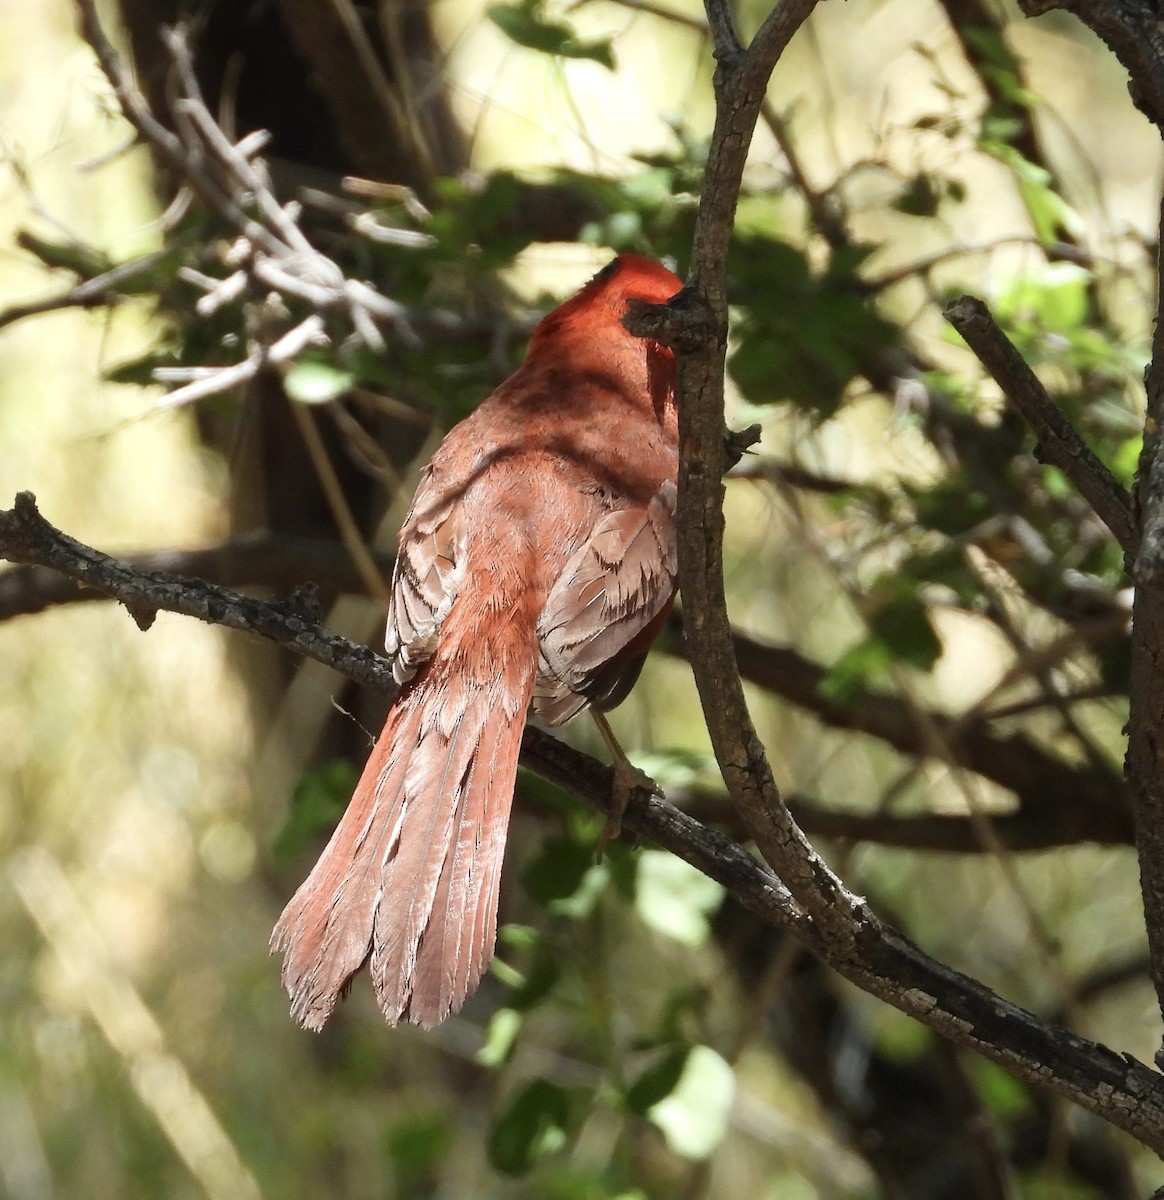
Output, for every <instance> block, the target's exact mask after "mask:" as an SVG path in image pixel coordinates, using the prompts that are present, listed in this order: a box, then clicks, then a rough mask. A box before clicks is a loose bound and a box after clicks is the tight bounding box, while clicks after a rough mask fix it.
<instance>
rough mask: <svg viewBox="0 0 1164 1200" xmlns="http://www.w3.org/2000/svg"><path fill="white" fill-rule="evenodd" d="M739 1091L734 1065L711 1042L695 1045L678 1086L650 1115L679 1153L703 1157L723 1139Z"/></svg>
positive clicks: (685, 1155)
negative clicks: (710, 1044) (732, 1067)
mask: <svg viewBox="0 0 1164 1200" xmlns="http://www.w3.org/2000/svg"><path fill="white" fill-rule="evenodd" d="M735 1091H736V1079H735V1074H734V1073H733V1071H732V1069H731V1066H730V1065H729V1064H728V1063H727V1062H726V1061H725V1060H724V1059H723V1058H721V1057H720V1056H719V1055H718V1054H717V1053H716V1052H715V1051H714V1050H713V1049H712V1048H711V1047H710V1046H693V1047H692V1049H691V1052H690V1053H689V1054H688V1055H687V1061H686V1062H685V1063H684V1065H683V1073H682V1074H681V1075H680V1077H679V1082H678V1083H677V1084H676V1086H675V1088H674V1090H673V1091H672V1092H671V1094H670V1095H669V1096H667V1097H665V1098H664V1099H662V1100H660V1101H659V1102H658V1104H655V1105H654V1106H653V1107H652V1108H651V1110H650V1111H649V1112H648V1113H647V1116H648V1118H649V1119H650V1120H651V1121H652V1122H653V1123H654V1124H655V1125H657V1126H658V1127H659V1129H661V1130H662V1132H663V1136H664V1137H665V1138H666V1139H667V1145H668V1146H669V1147H670V1148H671V1149H672V1150H673V1151H674V1152H675V1153H676V1154H679V1155H682V1156H683V1157H684V1158H690V1159H694V1160H696V1161H699V1160H702V1159H705V1158H708V1157H710V1156H711V1154H712V1152H713V1151H714V1150H715V1149H716V1147H717V1146H718V1145H719V1144H720V1142H722V1141H723V1139H724V1135H725V1134H726V1133H727V1130H728V1117H729V1115H730V1113H731V1107H732V1101H733V1100H734V1099H735Z"/></svg>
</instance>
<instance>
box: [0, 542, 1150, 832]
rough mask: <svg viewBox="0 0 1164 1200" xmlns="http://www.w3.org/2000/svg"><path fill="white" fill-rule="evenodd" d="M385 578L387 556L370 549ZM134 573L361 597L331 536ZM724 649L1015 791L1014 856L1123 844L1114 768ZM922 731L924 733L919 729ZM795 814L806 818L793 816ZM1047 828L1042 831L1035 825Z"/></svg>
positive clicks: (913, 823)
mask: <svg viewBox="0 0 1164 1200" xmlns="http://www.w3.org/2000/svg"><path fill="white" fill-rule="evenodd" d="M372 553H373V554H374V556H375V559H376V564H377V567H378V569H379V570H380V571H381V572H382V573H383V575H384V577H385V578H387V576H388V575H389V574H390V573H391V570H392V562H393V559H392V556H391V555H390V554H388V553H386V552H383V551H373V552H372ZM121 562H122V563H123V564H124V565H126V566H128V567H130V568H131V569H133V570H134V571H136V572H139V573H143V574H153V573H155V572H165V573H167V574H169V575H179V576H183V577H187V578H189V577H194V578H196V579H197V580H199V581H202V582H205V583H208V584H218V585H219V586H220V587H225V588H242V589H245V590H253V589H255V588H276V589H278V590H280V591H283V592H288V591H291V590H292V589H293V588H295V587H296V586H298V585H299V584H300V583H301V582H302V581H303V580H305V579H310V580H316V581H319V590H320V595H321V600H322V601H323V602H324V603H325V604H327V603H330V602H331V601H332V600H333V599H334V598H336V597H338V596H340V595H362V594H364V589H363V583H362V580H361V578H360V576H359V574H358V572H357V571H356V570H355V568H354V567H353V566H352V560H351V556H350V555H349V554H348V553H347V551H346V550H345V549H344V547H343V546H342V545H341V544H340V543H339V542H335V541H329V540H326V539H317V538H300V537H292V536H290V535H287V534H279V533H271V532H267V531H258V532H254V533H248V534H243V535H241V536H239V537H236V538H232V539H231V540H230V541H228V542H223V543H220V544H218V545H214V546H206V547H201V548H196V549H186V550H178V549H171V550H155V551H148V552H145V553H133V554H127V555H123V556H122V557H121ZM108 599H109V596H108V594H107V593H106V592H103V591H98V590H95V589H94V588H91V587H86V586H84V585H80V586H78V584H77V582H75V581H74V580H73V579H71V578H69V577H68V576H66V575H62V574H61V573H60V572H59V571H55V570H52V569H51V568H49V567H44V566H29V565H25V566H18V567H13V568H11V569H9V570H7V571H3V572H0V621H5V620H10V619H12V618H14V617H18V616H27V615H31V614H35V613H39V612H43V611H44V610H45V609H47V608H53V607H56V606H58V605H62V604H76V603H84V602H91V601H103V602H104V601H107V600H108ZM732 644H733V646H734V648H735V654H736V658H737V660H738V662H739V664H740V673H741V675H742V677H743V678H744V679H745V680H746V681H747V682H748V683H751V684H753V685H755V686H756V687H761V688H763V689H764V690H765V691H767V692H770V693H771V694H772V695H774V696H780V697H783V698H784V699H785V700H788V701H789V702H790V703H792V704H795V705H796V706H797V707H798V708H801V709H803V710H804V711H805V712H809V713H812V714H813V715H814V716H816V717H817V718H818V719H819V720H820V721H821V722H823V723H824V724H825V725H828V726H830V727H832V728H835V729H843V730H847V731H852V732H856V733H861V734H864V735H866V736H868V737H872V738H876V739H877V740H879V741H881V742H884V743H885V744H886V745H889V746H892V747H893V748H894V749H895V750H898V751H900V752H901V753H903V754H908V755H913V756H926V755H931V754H933V752H934V743H935V738H934V737H933V736H932V735H933V733H936V734H937V738H936V740H937V742H939V743H940V744H941V745H942V746H943V748H944V749H945V751H946V752H947V755H948V758H947V760H946V761H949V762H950V764H951V765H953V766H957V767H961V768H963V769H965V770H969V771H973V772H975V773H976V774H978V775H981V776H982V777H983V778H985V779H989V780H991V781H992V782H994V783H997V784H998V785H999V786H1001V787H1004V788H1007V789H1009V790H1010V791H1012V792H1014V793H1015V796H1016V798H1017V800H1018V802H1019V806H1020V808H1019V811H1018V812H1017V813H1015V814H1013V815H1008V816H1006V817H1002V818H998V819H996V821H995V823H994V829H995V832H996V833H997V835H998V836H999V838H1001V839H1002V841H1003V842H1004V843H1005V844H1006V845H1008V846H1009V847H1010V848H1012V849H1015V850H1029V849H1045V848H1047V847H1048V846H1057V845H1070V844H1074V843H1076V842H1081V841H1091V842H1097V843H1100V844H1104V845H1120V844H1127V845H1130V844H1132V841H1133V832H1132V817H1131V805H1130V800H1129V796H1128V793H1127V789H1126V787H1125V785H1124V782H1123V780H1122V779H1121V778H1119V776H1118V775H1116V774H1115V773H1114V772H1110V771H1105V770H1102V769H1100V768H1097V767H1091V766H1086V765H1079V766H1072V765H1071V764H1069V763H1066V762H1064V761H1063V760H1062V759H1060V758H1058V757H1056V756H1055V755H1053V754H1050V753H1048V752H1047V751H1046V750H1044V749H1043V748H1042V747H1041V746H1039V745H1037V744H1036V743H1034V742H1032V741H1031V740H1030V738H1028V737H1026V736H1025V735H1023V734H1018V733H1014V734H1000V733H997V732H995V731H994V730H993V729H992V728H991V727H990V725H989V724H988V723H987V722H985V721H975V722H966V721H963V720H959V719H958V718H956V717H951V716H948V715H946V714H945V713H941V712H937V711H934V710H927V711H925V712H924V713H922V714H920V716H919V713H918V712H917V710H916V709H915V708H911V707H910V706H909V705H907V704H905V703H904V702H903V701H902V700H900V699H899V698H898V697H897V696H893V695H890V694H888V693H884V692H875V691H865V690H858V691H856V692H855V693H852V694H849V695H847V696H846V697H845V699H844V700H839V699H836V698H833V697H831V696H829V694H828V692H827V690H826V689H825V687H824V686H823V685H824V683H825V681H826V679H827V677H828V670H827V668H826V667H823V666H821V665H820V664H819V663H815V662H812V661H811V660H809V659H807V658H805V657H804V656H803V655H801V654H799V653H797V652H796V651H795V650H793V649H791V648H790V647H787V646H769V645H766V644H764V643H763V642H758V641H756V640H754V639H752V638H749V637H748V636H746V635H745V634H742V633H735V632H734V633H733V635H732ZM658 648H659V649H660V650H662V651H663V652H664V653H667V654H672V655H675V656H677V657H680V658H684V659H686V658H687V657H688V650H687V646H686V643H685V641H684V638H683V631H682V620H681V618H680V617H679V616H678V615H677V614H676V615H675V616H673V617H672V619H671V621H670V622H669V624H668V626H667V628H666V630H665V631H664V633H663V636H662V637H661V639H660V641H659V644H658ZM927 731H929V732H927ZM793 815H794V816H795V817H796V819H797V821H798V822H799V823H800V824H801V826H802V827H803V828H804V829H805V831H806V832H807V833H809V834H825V835H827V836H833V837H840V838H852V839H861V840H870V841H876V842H881V843H883V844H886V845H895V846H908V847H916V848H929V849H936V850H951V851H960V852H967V853H974V852H976V851H977V850H979V849H981V846H980V843H979V842H977V841H976V840H975V837H974V834H973V829H972V828H971V827H970V823H969V822H968V821H966V820H964V819H961V818H944V817H943V818H939V817H933V818H930V817H925V816H917V817H884V818H882V817H877V818H868V819H867V818H865V817H860V816H848V815H846V814H843V813H838V812H836V811H835V810H831V809H827V808H819V809H818V808H807V809H797V808H795V806H794V811H793ZM802 816H803V817H804V818H805V819H802ZM1040 822H1043V823H1045V826H1046V827H1045V829H1044V828H1041V827H1040Z"/></svg>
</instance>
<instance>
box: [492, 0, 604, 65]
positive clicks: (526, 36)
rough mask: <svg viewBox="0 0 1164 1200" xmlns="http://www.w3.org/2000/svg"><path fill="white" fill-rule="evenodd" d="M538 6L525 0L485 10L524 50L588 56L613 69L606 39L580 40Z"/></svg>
mask: <svg viewBox="0 0 1164 1200" xmlns="http://www.w3.org/2000/svg"><path fill="white" fill-rule="evenodd" d="M541 8H542V5H541V3H540V0H525V2H524V3H519V4H494V5H491V6H490V7H489V8H488V9H486V10H485V13H486V16H488V18H489V20H491V21H492V22H493V24H494V25H496V26H497V28H498V29H500V30H501V32H502V33H504V34H505V36H506V37H507V38H509V40H510V41H511V42H516V43H517V45H519V46H524V47H525V48H526V49H527V50H537V51H540V52H541V53H542V54H554V55H557V56H558V57H560V58H588V59H590V60H591V61H593V62H596V63H601V64H602V66H604V67H606V68H607V70H609V71H613V70H614V51H613V50H612V49H611V46H610V41H609V39H603V40H601V41H581V40H579V39H578V38H577V37H576V36H575V34H574V30H573V29H571V28H570V26H569V25H567V24H565V22H563V21H547V20H545V18H543V17H542V15H541Z"/></svg>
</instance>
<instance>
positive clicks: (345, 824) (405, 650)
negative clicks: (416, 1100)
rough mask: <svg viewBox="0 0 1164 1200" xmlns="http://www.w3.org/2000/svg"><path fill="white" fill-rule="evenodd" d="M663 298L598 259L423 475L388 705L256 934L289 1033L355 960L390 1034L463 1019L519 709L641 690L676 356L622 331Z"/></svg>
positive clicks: (487, 914)
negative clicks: (305, 860)
mask: <svg viewBox="0 0 1164 1200" xmlns="http://www.w3.org/2000/svg"><path fill="white" fill-rule="evenodd" d="M681 286H682V282H681V280H680V279H679V278H678V277H677V276H675V275H674V274H672V273H671V272H670V271H668V270H667V269H666V268H665V267H662V266H660V265H659V264H658V263H656V262H652V261H651V260H650V259H646V258H641V257H639V256H637V255H630V254H625V255H622V256H620V257H618V258H616V259H615V260H614V261H613V262H611V263H610V264H609V265H608V266H607V267H606V268H605V269H603V270H602V271H600V272H599V273H598V274H597V275H596V276H595V277H594V278H593V279H592V280H590V282H589V283H588V284H586V286H585V287H583V288H582V290H581V291H580V292H579V293H578V294H577V295H575V296H573V297H572V298H571V299H569V300H567V301H566V302H565V303H564V304H562V305H560V306H559V307H558V308H556V309H554V310H553V311H552V312H551V313H549V314H548V315H547V316H546V317H544V318H543V319H542V321H541V322H540V323H539V324H538V326H537V328H536V329H535V330H534V333H533V337H532V339H531V341H530V346H529V352H528V355H527V357H526V359H525V362H524V363H523V364H522V365H521V366H520V367H519V368H518V369H517V370H516V371H515V372H514V373H513V374H512V375H511V376H510V377H509V378H508V379H507V380H506V381H505V382H504V383H503V384H501V386H500V387H498V388H497V390H496V391H495V392H494V393H493V394H492V395H491V396H490V397H489V399H488V400H486V401H485V402H484V403H483V404H482V405H481V406H480V408H478V409H477V410H476V412H474V413H473V414H472V416H470V417H468V418H466V419H465V420H464V421H462V422H461V423H460V424H458V425H456V426H455V427H454V428H453V429H452V430H451V431H450V432H449V434H448V435H447V436H446V437H445V439H444V441H443V442H442V443H441V445H440V446H439V447H438V449H437V451H436V453H435V454H434V455H433V458H432V461H431V462H430V463H429V464H428V466H427V467H426V468H425V470H424V472H423V473H422V475H421V479H420V485H419V487H418V488H417V491H416V496H415V497H414V499H413V503H412V509H411V511H410V512H409V514H408V517H407V519H406V520H405V522H404V527H403V528H402V529H401V531H400V548H399V554H398V557H397V560H396V571H395V575H394V577H393V581H392V595H391V600H390V603H389V609H388V631H387V637H386V642H387V651H388V656H389V658H390V659H391V660H392V663H393V673H394V674H395V677H396V679H397V681H398V682H399V683H400V684H401V685H402V690H401V692H400V694H399V696H398V698H397V700H396V702H395V704H394V705H393V707H392V709H391V710H390V712H389V713H388V717H387V720H386V722H385V725H384V729H383V732H382V733H381V734H380V737H379V738H378V739H377V741H376V744H375V747H374V748H373V750H372V753H371V756H370V757H369V759H368V762H367V764H366V766H365V767H364V772H363V774H362V775H361V777H360V781H359V783H358V784H357V785H356V790H355V793H354V795H353V796H352V799H351V801H350V803H349V804H348V807H347V811H346V812H345V813H344V815H343V817H342V818H341V820H340V823H339V825H338V826H337V827H336V830H335V833H334V834H333V836H332V838H331V841H330V842H328V844H327V847H326V849H325V850H324V851H323V854H322V855H321V856H320V859H319V861H318V862H317V863H316V864H315V867H314V869H313V870H312V872H311V874H310V875H309V876H308V877H307V879H306V880H305V882H304V883H303V885H302V886H301V887H300V888H299V890H298V891H297V892H296V893H295V895H294V897H293V898H292V900H291V902H290V903H289V904H288V905H287V907H286V909H284V911H283V915H282V916H281V917H280V918H279V922H278V924H277V925H276V926H275V930H274V933H273V934H272V936H271V945H272V947H273V948H274V949H277V950H281V951H283V953H284V955H285V957H284V962H283V984H284V986H285V987H286V989H287V991H288V993H289V994H290V996H291V1011H292V1014H293V1016H294V1017H295V1018H296V1019H297V1020H298V1021H300V1022H301V1023H302V1024H303V1025H305V1026H307V1027H308V1028H310V1029H320V1028H322V1027H323V1024H324V1022H325V1021H326V1020H327V1019H328V1017H329V1016H330V1015H331V1013H332V1010H333V1009H334V1008H335V1005H336V1001H337V1000H338V999H339V997H340V996H341V995H342V994H343V993H344V992H345V990H346V989H347V987H348V985H349V983H350V981H351V978H352V976H353V975H354V974H355V973H356V972H357V971H358V970H359V969H360V967H361V966H363V964H364V963H365V962H367V963H368V964H369V967H370V971H371V976H372V984H373V986H374V988H375V990H376V996H377V999H378V1000H379V1003H380V1006H381V1008H382V1009H383V1010H384V1015H385V1016H386V1017H387V1019H388V1020H389V1021H390V1022H391V1023H393V1024H395V1023H396V1022H398V1021H412V1022H415V1023H416V1024H418V1025H423V1026H426V1027H432V1026H434V1025H436V1024H438V1023H439V1022H441V1021H443V1020H444V1019H445V1017H447V1016H448V1015H449V1013H451V1012H455V1011H456V1010H457V1009H459V1008H460V1007H461V1005H462V1004H463V1003H464V1002H465V1000H466V999H467V998H468V997H469V996H470V995H471V994H472V992H473V991H474V990H475V989H476V987H477V984H478V982H479V980H480V978H481V975H482V974H483V972H484V971H485V969H486V967H487V966H488V965H489V962H490V960H491V959H492V957H493V946H494V941H495V937H496V932H497V901H498V882H499V878H500V874H501V860H502V856H503V854H504V851H505V837H506V832H507V828H508V825H509V810H510V805H511V803H512V799H513V789H514V783H515V779H516V775H517V759H518V751H519V749H520V746H521V735H522V730H523V729H524V727H525V721H526V716H527V713H528V714H531V715H534V716H536V717H538V718H540V719H541V720H542V721H544V722H546V723H548V724H550V725H559V724H562V723H563V722H565V721H568V720H569V719H570V718H571V717H573V716H574V715H576V714H577V713H578V712H580V711H581V710H582V709H583V708H585V707H586V706H587V705H592V706H594V707H595V708H596V709H597V708H603V707H610V706H611V705H613V704H616V703H618V701H619V700H621V699H622V698H623V697H624V696H625V694H626V692H627V691H628V690H629V689H630V687H631V685H632V684H633V683H634V681H635V679H636V677H637V676H638V672H639V668H640V667H641V665H642V659H643V656H644V655H645V654H646V651H647V648H648V647H649V645H650V643H651V641H652V640H653V638H654V636H655V634H656V632H657V631H658V629H659V627H660V626H661V625H662V623H663V621H664V620H665V619H666V617H667V613H668V611H669V610H670V607H671V603H672V601H673V600H674V597H675V587H676V561H675V557H676V551H675V530H674V515H675V494H676V479H677V472H678V442H679V437H678V421H677V414H676V408H675V362H674V357H673V355H672V353H671V351H670V350H668V349H667V348H666V347H664V346H662V345H660V344H659V343H657V342H654V341H651V340H646V339H642V338H638V337H635V336H634V335H633V334H631V333H629V332H628V331H627V330H626V329H625V328H624V326H623V324H622V318H623V317H624V316H625V315H626V312H627V301H628V300H630V299H638V300H644V301H647V302H650V303H656V304H661V303H663V302H665V301H667V300H669V299H670V298H671V297H672V296H674V295H675V293H676V292H678V291H679V289H680V287H681Z"/></svg>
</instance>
